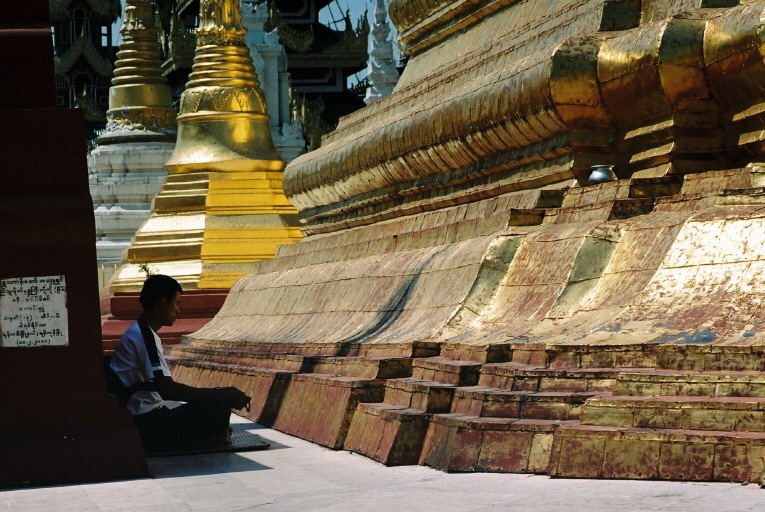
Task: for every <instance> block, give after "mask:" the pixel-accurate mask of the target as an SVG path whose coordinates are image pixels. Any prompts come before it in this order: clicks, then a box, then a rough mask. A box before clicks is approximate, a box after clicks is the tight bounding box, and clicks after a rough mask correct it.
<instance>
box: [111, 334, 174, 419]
mask: <svg viewBox="0 0 765 512" xmlns="http://www.w3.org/2000/svg"><path fill="white" fill-rule="evenodd" d="M150 330H151V333H152V335H153V336H154V343H155V344H156V345H157V356H158V357H159V367H158V368H157V369H161V370H162V374H163V375H165V376H166V377H169V376H170V370H169V369H168V367H167V363H166V362H165V356H164V355H163V353H162V342H161V341H160V339H159V336H157V333H155V332H154V330H153V329H151V328H150ZM109 366H111V368H112V370H114V373H116V374H117V375H118V376H119V378H120V380H121V381H122V384H123V385H124V386H125V387H128V386H132V385H133V384H135V383H137V382H148V381H150V380H151V379H152V378H153V377H154V371H153V369H152V364H151V361H150V360H149V354H148V352H147V351H146V344H145V343H144V341H143V335H142V334H141V328H140V327H139V326H138V322H134V323H133V325H131V326H130V327H129V328H128V329H127V331H125V334H123V335H122V338H120V342H119V344H117V348H116V349H115V351H114V355H113V356H112V361H111V363H110V365H109ZM162 404H163V400H162V397H161V396H160V395H159V393H157V392H156V391H136V392H135V393H133V395H132V396H131V397H130V399H129V400H128V403H127V408H128V410H129V411H130V412H131V414H133V415H138V414H146V413H147V412H151V411H153V410H154V409H156V408H157V407H160V406H161V405H162Z"/></svg>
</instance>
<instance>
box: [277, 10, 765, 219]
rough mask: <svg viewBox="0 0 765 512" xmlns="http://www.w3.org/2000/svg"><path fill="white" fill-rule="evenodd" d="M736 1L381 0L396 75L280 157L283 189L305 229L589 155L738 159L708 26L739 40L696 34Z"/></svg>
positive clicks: (449, 195)
mask: <svg viewBox="0 0 765 512" xmlns="http://www.w3.org/2000/svg"><path fill="white" fill-rule="evenodd" d="M736 4H737V2H731V1H712V0H696V1H676V2H670V3H656V2H644V3H643V4H642V6H641V4H640V3H639V2H632V1H627V0H624V1H617V2H604V1H597V0H590V1H586V2H565V3H561V2H529V1H516V2H502V1H495V2H485V3H482V4H481V6H476V5H475V4H474V3H473V2H460V1H453V2H443V1H435V0H434V1H431V2H410V1H407V0H399V1H395V2H391V6H390V11H391V15H392V17H393V19H394V21H395V22H396V23H397V24H398V25H399V29H400V31H401V36H400V39H401V42H402V43H403V44H404V46H405V48H406V51H407V52H408V53H410V60H409V64H408V65H407V68H406V70H405V72H404V74H403V76H402V77H401V80H400V81H399V83H398V86H397V88H396V90H395V91H394V93H393V94H392V95H391V96H390V97H388V98H386V99H385V100H383V101H380V102H377V103H375V104H374V105H371V106H369V107H367V108H365V109H363V110H361V111H359V112H356V113H354V114H352V115H350V116H348V117H347V118H344V119H343V120H342V121H341V123H340V125H339V126H338V129H337V130H336V131H335V132H333V133H331V134H328V135H327V136H326V137H325V138H324V142H323V146H322V147H321V148H320V149H318V150H317V151H314V152H312V153H310V154H307V155H304V156H303V157H301V158H299V159H298V160H296V161H295V162H293V163H292V164H291V165H290V166H289V167H288V169H287V171H286V174H285V191H286V193H287V195H288V197H289V198H290V201H291V202H292V203H293V204H294V205H295V206H296V207H297V208H298V209H299V210H300V212H301V220H302V221H303V222H304V223H305V225H306V226H305V228H304V231H305V232H306V233H307V234H311V233H320V232H327V231H334V230H338V229H344V228H348V227H352V226H356V225H363V224H368V223H370V222H375V221H379V220H383V219H386V218H392V217H395V216H397V215H399V214H401V213H402V212H411V211H412V210H415V211H422V210H427V209H432V208H439V207H442V206H443V205H445V204H447V205H448V204H456V203H460V202H468V201H471V200H475V199H476V198H477V197H486V196H487V195H494V194H502V193H507V192H509V191H513V190H520V189H525V188H536V187H550V186H552V187H563V186H568V185H571V184H572V183H573V182H574V181H573V180H577V181H578V182H579V183H583V182H584V181H585V178H586V176H587V174H588V173H589V167H590V166H591V165H594V164H612V165H615V166H616V169H615V170H616V172H617V175H619V176H622V177H627V176H632V175H635V176H644V177H650V176H661V175H665V174H668V173H677V172H680V173H684V172H692V171H703V170H709V169H718V168H725V167H730V166H731V165H746V164H747V163H749V162H750V161H751V159H750V160H748V161H747V160H746V158H745V157H744V156H743V155H742V154H741V153H740V152H738V153H737V152H736V146H737V145H738V142H739V141H735V140H733V139H732V138H731V137H733V138H735V137H736V136H735V135H729V136H728V138H727V139H726V138H725V137H723V135H722V134H723V131H726V130H727V131H728V132H730V131H731V130H736V129H737V128H735V127H734V126H732V125H731V123H730V122H727V124H726V121H725V120H724V119H723V118H721V117H720V116H721V114H720V108H721V104H725V103H726V98H725V96H726V95H729V94H731V93H729V92H728V89H730V87H725V86H724V85H723V84H720V85H719V87H720V91H719V92H718V91H717V90H716V89H715V90H713V89H714V86H715V80H714V77H712V76H709V73H710V72H712V71H713V70H712V68H710V67H708V64H710V63H709V62H708V61H709V54H710V52H713V51H715V45H716V44H720V42H722V41H728V42H727V43H726V44H728V45H729V48H728V51H729V52H732V53H733V54H735V55H739V56H742V55H745V54H746V52H747V51H748V50H747V49H746V48H747V44H746V43H743V42H741V41H739V40H740V39H741V37H744V36H743V35H740V36H739V35H737V36H731V37H720V38H712V37H709V36H708V35H707V31H708V30H712V31H715V30H717V31H718V33H719V30H720V29H718V28H716V27H717V26H718V25H720V24H721V23H723V24H724V23H725V21H724V20H725V19H728V18H731V17H732V18H744V17H747V16H748V17H749V19H753V18H754V17H757V16H758V15H759V14H758V12H756V11H757V9H758V7H755V5H756V4H757V3H756V2H755V3H754V4H750V5H744V6H737V7H730V6H731V5H736ZM718 7H730V8H726V9H721V8H718ZM489 8H491V9H494V10H495V11H496V12H493V13H492V15H491V16H488V15H485V10H486V9H489ZM455 27H458V28H460V30H461V31H459V30H456V29H455ZM468 27H469V28H470V29H469V30H464V29H465V28H468ZM731 28H732V32H734V33H738V34H744V33H746V32H747V31H750V29H748V28H747V26H746V23H744V24H736V26H735V27H731ZM418 34H419V35H418ZM422 34H427V35H428V37H429V38H430V39H427V41H426V39H423V37H422ZM438 34H441V36H443V37H442V38H440V39H439V38H438V37H436V35H438ZM713 39H714V41H717V40H718V39H719V40H720V42H713ZM731 40H732V41H739V42H730V41H731ZM750 46H751V45H750ZM718 69H719V64H718ZM717 73H718V74H719V71H717ZM737 73H739V72H738V71H734V72H733V73H731V74H732V75H736V74H737ZM755 73H756V72H755ZM747 76H750V74H749V73H747ZM750 88H751V87H750ZM752 92H753V93H754V95H748V96H747V98H749V99H751V98H761V97H762V94H761V92H760V93H759V95H758V94H757V93H755V91H752ZM741 96H743V94H742V95H741ZM754 101H755V102H759V101H760V100H758V99H755V100H754ZM405 205H406V206H407V207H406V208H404V206H405Z"/></svg>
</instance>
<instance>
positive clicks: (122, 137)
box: [98, 0, 176, 144]
mask: <svg viewBox="0 0 765 512" xmlns="http://www.w3.org/2000/svg"><path fill="white" fill-rule="evenodd" d="M158 33H159V29H157V27H156V26H155V24H154V11H153V9H152V7H151V2H150V0H127V2H126V5H125V21H124V23H123V25H122V28H121V29H120V35H121V36H122V43H121V44H120V49H119V51H118V52H117V62H115V67H114V78H112V86H111V87H110V88H109V110H108V112H107V113H106V115H107V127H106V130H105V131H104V133H103V134H102V135H101V136H100V137H99V138H98V143H99V144H109V143H115V142H123V141H131V142H135V141H139V140H150V141H162V140H168V141H172V140H174V139H175V129H176V122H175V109H173V106H172V97H171V92H170V86H169V85H167V80H166V79H165V77H164V76H162V57H161V55H160V53H159V46H158V44H157V34H158Z"/></svg>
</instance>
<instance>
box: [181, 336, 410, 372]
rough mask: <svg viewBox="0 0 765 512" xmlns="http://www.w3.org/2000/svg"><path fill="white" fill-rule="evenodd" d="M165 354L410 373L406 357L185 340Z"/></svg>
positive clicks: (295, 367) (305, 368)
mask: <svg viewBox="0 0 765 512" xmlns="http://www.w3.org/2000/svg"><path fill="white" fill-rule="evenodd" d="M166 354H167V356H168V357H182V358H185V359H198V360H202V361H212V362H218V363H228V364H242V365H249V366H254V367H258V368H272V369H279V370H289V371H295V372H300V373H323V374H327V375H342V376H345V377H360V378H366V379H391V378H400V377H406V376H409V375H411V373H412V360H411V358H408V357H394V358H381V357H355V356H354V357H336V356H307V355H299V354H279V353H273V352H262V351H258V350H257V349H250V348H244V347H215V348H214V347H197V346H191V345H187V344H181V345H175V346H172V347H168V348H167V350H166Z"/></svg>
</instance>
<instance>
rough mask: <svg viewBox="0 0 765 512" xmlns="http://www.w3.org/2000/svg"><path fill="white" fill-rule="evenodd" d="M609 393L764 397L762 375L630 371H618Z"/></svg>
mask: <svg viewBox="0 0 765 512" xmlns="http://www.w3.org/2000/svg"><path fill="white" fill-rule="evenodd" d="M613 394H614V395H617V396H624V395H629V396H675V395H684V396H753V397H765V372H754V371H681V370H657V369H654V368H640V369H638V368H634V369H630V370H623V371H621V372H619V375H618V377H617V378H616V382H615V384H614V387H613Z"/></svg>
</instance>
